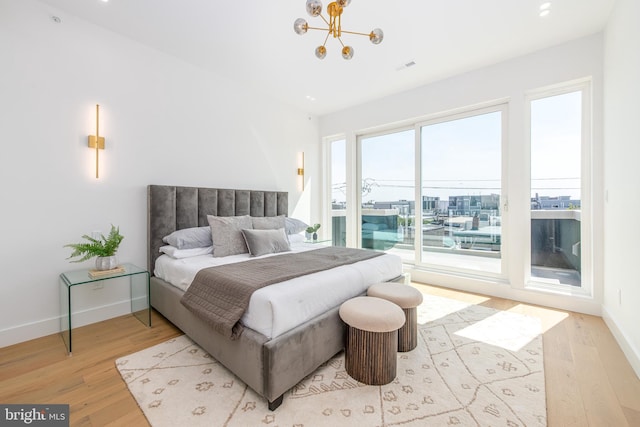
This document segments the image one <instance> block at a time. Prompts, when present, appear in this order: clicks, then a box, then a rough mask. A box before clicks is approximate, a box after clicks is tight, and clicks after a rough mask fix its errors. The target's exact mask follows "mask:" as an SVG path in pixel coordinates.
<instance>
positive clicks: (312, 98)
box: [306, 95, 316, 102]
mask: <svg viewBox="0 0 640 427" xmlns="http://www.w3.org/2000/svg"><path fill="white" fill-rule="evenodd" d="M306 98H307V99H308V100H309V101H311V102H313V101H315V100H316V99H315V98H314V97H313V96H311V95H307V96H306Z"/></svg>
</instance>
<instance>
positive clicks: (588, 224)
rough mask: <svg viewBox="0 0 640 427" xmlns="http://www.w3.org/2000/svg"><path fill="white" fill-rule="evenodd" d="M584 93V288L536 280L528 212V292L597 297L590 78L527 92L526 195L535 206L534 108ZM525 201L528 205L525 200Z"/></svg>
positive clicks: (581, 199) (582, 284)
mask: <svg viewBox="0 0 640 427" xmlns="http://www.w3.org/2000/svg"><path fill="white" fill-rule="evenodd" d="M573 92H581V101H582V104H581V106H582V110H581V115H580V117H581V143H580V150H581V152H580V163H581V165H580V173H581V176H580V205H581V207H580V258H581V271H580V276H581V277H580V278H581V286H580V287H579V288H577V287H576V286H572V285H568V284H552V283H549V282H546V281H543V280H536V278H535V277H532V276H531V216H532V215H531V209H530V207H529V208H528V209H527V210H526V224H527V226H526V236H527V245H525V249H524V254H523V262H524V265H523V270H524V275H525V277H524V289H527V290H536V291H542V292H549V293H557V294H562V295H572V296H582V297H593V289H594V287H593V268H594V258H593V257H594V250H593V237H594V228H593V224H594V223H593V194H592V192H593V182H592V179H593V110H592V109H593V98H592V97H593V82H592V79H591V78H590V77H588V78H583V79H578V80H574V81H570V82H563V83H559V84H555V85H551V86H546V87H542V88H538V89H534V90H531V91H528V92H526V93H525V102H524V108H525V114H524V118H525V123H524V127H525V133H526V136H525V155H526V161H525V162H524V167H525V170H526V175H527V177H528V180H527V184H526V188H525V190H526V191H525V192H524V193H526V196H527V199H526V203H527V205H528V206H530V204H531V146H532V138H531V136H532V123H531V120H532V117H531V110H532V108H531V105H532V103H533V102H534V101H537V100H540V99H545V98H550V97H553V96H559V95H565V94H569V93H573ZM523 202H525V201H524V200H523Z"/></svg>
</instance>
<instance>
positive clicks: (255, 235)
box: [214, 228, 291, 256]
mask: <svg viewBox="0 0 640 427" xmlns="http://www.w3.org/2000/svg"><path fill="white" fill-rule="evenodd" d="M242 235H243V236H244V240H245V241H246V242H247V247H248V248H249V253H250V254H251V256H260V255H266V254H275V253H278V252H287V251H290V250H291V247H290V246H289V239H287V235H286V233H285V231H284V228H278V229H277V230H242ZM214 253H215V252H214Z"/></svg>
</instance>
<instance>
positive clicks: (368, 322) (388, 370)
mask: <svg viewBox="0 0 640 427" xmlns="http://www.w3.org/2000/svg"><path fill="white" fill-rule="evenodd" d="M339 312H340V318H341V319H342V320H343V321H344V322H345V323H346V324H347V326H348V328H347V343H346V346H345V368H346V370H347V373H348V374H349V375H351V377H352V378H353V379H355V380H357V381H360V382H361V383H365V384H369V385H384V384H388V383H390V382H391V381H393V379H394V378H395V377H396V363H397V356H398V329H399V328H401V327H402V325H403V324H404V321H405V319H404V313H403V311H402V310H401V309H400V307H398V306H397V305H396V304H393V303H392V302H389V301H386V300H383V299H381V298H374V297H356V298H353V299H350V300H349V301H346V302H344V303H343V304H342V305H341V306H340V311H339Z"/></svg>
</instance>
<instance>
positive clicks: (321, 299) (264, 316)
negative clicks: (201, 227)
mask: <svg viewBox="0 0 640 427" xmlns="http://www.w3.org/2000/svg"><path fill="white" fill-rule="evenodd" d="M291 248H292V251H293V252H300V251H307V250H312V249H318V246H317V245H314V244H308V243H295V244H292V245H291ZM270 256H278V254H270V255H264V256H263V257H260V258H266V257H270ZM249 259H251V258H250V257H249V254H241V255H232V256H228V257H224V258H214V257H213V256H211V255H202V256H196V257H191V258H183V259H175V258H171V257H170V256H168V255H161V256H160V257H159V258H158V260H157V261H156V265H155V270H154V272H153V274H154V275H155V276H156V277H159V278H161V279H163V280H164V281H166V282H169V283H171V284H172V285H174V286H176V287H178V288H180V289H182V290H183V291H186V290H187V288H188V287H189V285H191V282H192V281H193V278H194V277H195V275H196V274H197V272H198V271H199V270H201V269H203V268H207V267H213V266H216V265H223V264H230V263H234V262H240V261H247V260H249ZM401 274H402V260H401V259H400V257H399V256H397V255H392V254H383V255H381V256H379V257H375V258H371V259H368V260H364V261H360V262H357V263H355V264H349V265H343V266H340V267H336V268H332V269H330V270H326V271H322V272H319V273H314V274H310V275H307V276H302V277H297V278H295V279H291V280H287V281H285V282H280V283H276V284H273V285H270V286H266V287H264V288H261V289H258V290H257V291H255V292H254V293H253V295H252V296H251V300H250V302H249V307H248V309H247V311H246V312H245V314H244V316H243V317H242V323H243V324H244V325H245V326H246V327H249V328H251V329H253V330H255V331H257V332H260V333H261V334H263V335H265V336H266V337H268V338H275V337H277V336H279V335H281V334H283V333H285V332H287V331H288V330H290V329H293V328H295V327H296V326H298V325H300V324H302V323H304V322H306V321H307V320H310V319H312V318H314V317H316V316H318V315H320V314H322V313H324V312H326V311H327V310H330V309H332V308H334V307H337V306H338V305H340V304H341V303H342V302H344V301H346V300H348V299H349V298H353V297H355V296H357V295H360V294H362V293H364V292H365V291H366V289H367V288H368V287H369V286H370V285H371V284H373V283H377V282H383V281H387V280H391V279H393V278H395V277H398V276H399V275H401Z"/></svg>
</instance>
